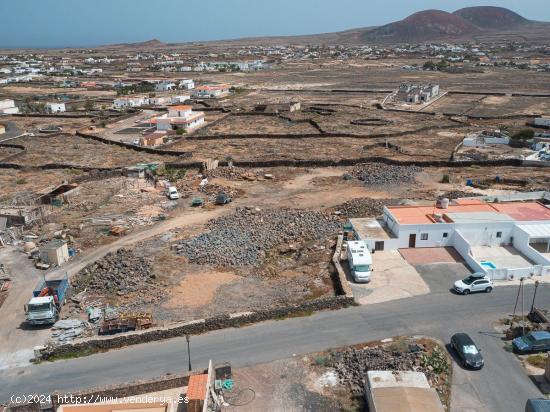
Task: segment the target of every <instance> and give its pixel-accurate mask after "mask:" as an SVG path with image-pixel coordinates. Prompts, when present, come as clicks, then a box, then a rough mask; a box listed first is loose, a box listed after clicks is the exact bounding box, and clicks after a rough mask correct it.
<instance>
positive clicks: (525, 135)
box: [512, 129, 535, 140]
mask: <svg viewBox="0 0 550 412" xmlns="http://www.w3.org/2000/svg"><path fill="white" fill-rule="evenodd" d="M533 137H535V131H534V130H533V129H522V130H520V131H519V132H516V133H514V134H513V135H512V139H514V140H529V139H532V138H533Z"/></svg>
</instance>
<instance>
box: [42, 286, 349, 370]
mask: <svg viewBox="0 0 550 412" xmlns="http://www.w3.org/2000/svg"><path fill="white" fill-rule="evenodd" d="M354 304H355V301H354V299H353V297H349V296H345V295H342V296H331V297H325V298H320V299H315V300H310V301H305V302H302V303H299V304H293V305H288V306H284V307H275V308H271V309H266V310H262V311H258V312H251V313H246V314H224V315H219V316H215V317H212V318H207V319H199V320H194V321H191V322H186V323H182V324H174V325H171V326H168V327H165V328H156V329H148V330H144V331H138V332H131V333H126V334H120V335H115V336H109V337H96V338H93V339H86V340H81V341H76V342H73V343H71V344H66V345H61V346H55V347H47V348H46V349H44V350H43V351H42V359H43V360H48V359H55V358H58V357H66V356H68V355H75V354H79V353H83V352H85V351H87V352H90V351H91V352H103V351H107V350H110V349H116V348H122V347H125V346H130V345H137V344H141V343H146V342H152V341H158V340H163V339H170V338H175V337H180V336H185V335H199V334H203V333H206V332H210V331H213V330H218V329H226V328H232V327H240V326H243V325H247V324H252V323H257V322H263V321H266V320H272V319H280V318H285V317H289V316H296V315H302V314H307V313H309V312H316V311H321V310H336V309H341V308H344V307H348V306H351V305H354Z"/></svg>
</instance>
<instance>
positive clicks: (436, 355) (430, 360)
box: [420, 348, 449, 373]
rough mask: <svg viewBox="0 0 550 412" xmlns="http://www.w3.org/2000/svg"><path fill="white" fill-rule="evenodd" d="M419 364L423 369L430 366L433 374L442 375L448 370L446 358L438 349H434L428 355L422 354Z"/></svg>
mask: <svg viewBox="0 0 550 412" xmlns="http://www.w3.org/2000/svg"><path fill="white" fill-rule="evenodd" d="M420 363H421V364H422V366H423V367H428V366H431V367H432V368H433V371H434V372H435V373H443V372H446V371H447V370H448V369H449V362H448V361H447V357H446V356H445V354H444V353H443V352H442V351H441V350H440V349H437V348H436V349H434V350H433V351H432V352H431V353H429V354H422V358H421V360H420Z"/></svg>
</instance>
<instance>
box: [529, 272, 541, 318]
mask: <svg viewBox="0 0 550 412" xmlns="http://www.w3.org/2000/svg"><path fill="white" fill-rule="evenodd" d="M539 283H540V282H539V281H538V280H537V281H536V282H535V293H533V302H532V303H531V310H530V311H529V314H530V315H532V314H533V312H534V311H535V298H536V297H537V289H538V288H539Z"/></svg>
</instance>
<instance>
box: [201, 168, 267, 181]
mask: <svg viewBox="0 0 550 412" xmlns="http://www.w3.org/2000/svg"><path fill="white" fill-rule="evenodd" d="M204 175H205V176H206V177H208V178H209V179H211V178H216V177H218V178H222V179H227V180H255V179H256V178H258V177H260V176H263V172H262V171H261V170H256V171H254V170H248V169H244V168H242V167H218V168H216V169H213V170H207V171H205V173H204Z"/></svg>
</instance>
